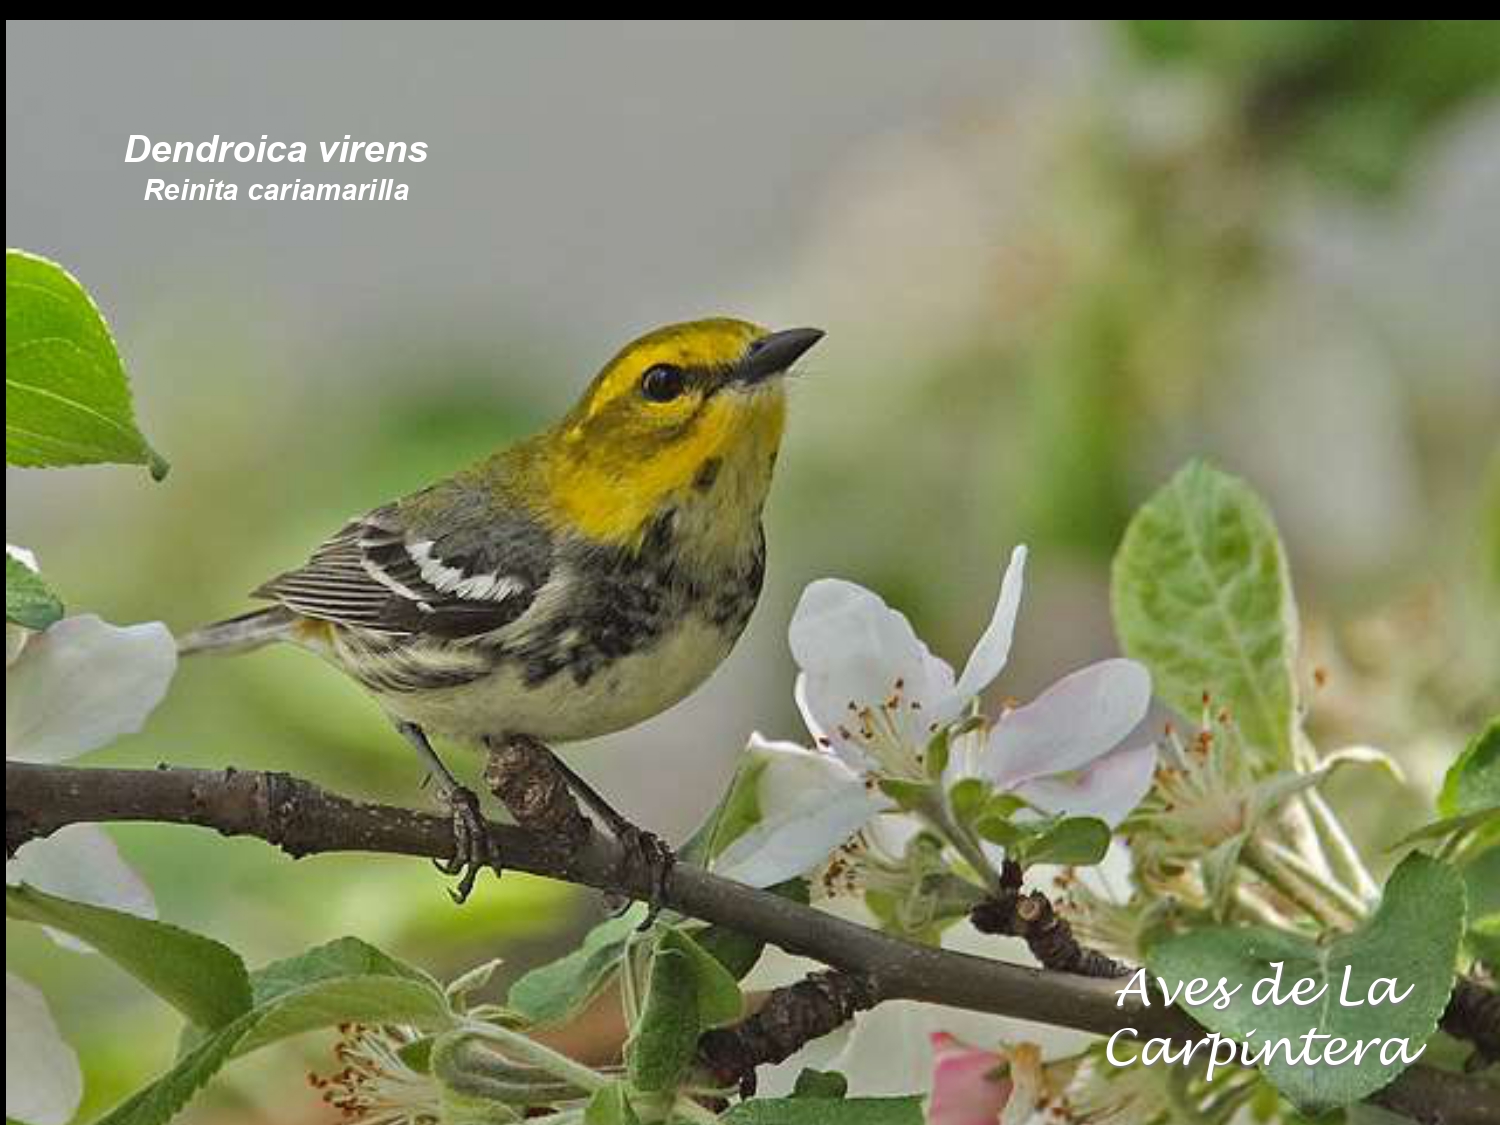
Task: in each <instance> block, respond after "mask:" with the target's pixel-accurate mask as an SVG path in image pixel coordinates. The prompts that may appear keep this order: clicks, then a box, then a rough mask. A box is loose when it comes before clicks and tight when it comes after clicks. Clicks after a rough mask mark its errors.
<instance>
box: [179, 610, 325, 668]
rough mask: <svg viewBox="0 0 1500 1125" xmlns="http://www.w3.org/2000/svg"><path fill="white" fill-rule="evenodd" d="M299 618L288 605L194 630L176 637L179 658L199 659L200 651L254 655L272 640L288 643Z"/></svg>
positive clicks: (253, 611)
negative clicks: (293, 625) (252, 653)
mask: <svg viewBox="0 0 1500 1125" xmlns="http://www.w3.org/2000/svg"><path fill="white" fill-rule="evenodd" d="M295 619H296V615H295V614H293V613H292V611H291V610H289V609H287V608H286V607H285V606H279V605H277V606H271V607H270V608H269V609H253V610H251V611H250V612H249V613H242V614H240V615H239V616H238V617H231V618H230V619H229V620H228V621H218V622H215V623H214V624H212V625H205V626H203V628H201V629H194V630H193V631H192V632H191V633H188V634H187V635H186V636H182V637H178V638H177V654H178V655H179V656H196V655H197V654H198V653H200V652H213V653H222V654H234V653H240V652H251V651H253V650H254V649H257V648H260V647H261V646H262V645H268V644H271V643H272V642H273V641H280V640H285V639H286V637H287V635H288V633H289V631H290V629H291V625H292V622H293V621H294V620H295Z"/></svg>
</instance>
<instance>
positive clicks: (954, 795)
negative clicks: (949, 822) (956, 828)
mask: <svg viewBox="0 0 1500 1125" xmlns="http://www.w3.org/2000/svg"><path fill="white" fill-rule="evenodd" d="M989 792H990V787H989V784H988V783H987V782H984V781H981V780H980V779H979V778H977V777H966V778H964V779H963V780H961V781H958V782H955V783H954V785H953V788H952V789H950V790H948V807H949V808H950V809H952V810H953V817H954V819H955V820H957V821H958V822H959V823H960V824H968V823H969V822H970V821H971V820H973V819H974V818H975V817H976V816H978V815H979V812H980V810H981V809H983V808H984V807H985V800H986V799H987V798H988V797H989Z"/></svg>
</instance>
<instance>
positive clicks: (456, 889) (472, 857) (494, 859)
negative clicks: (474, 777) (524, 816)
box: [432, 785, 500, 906]
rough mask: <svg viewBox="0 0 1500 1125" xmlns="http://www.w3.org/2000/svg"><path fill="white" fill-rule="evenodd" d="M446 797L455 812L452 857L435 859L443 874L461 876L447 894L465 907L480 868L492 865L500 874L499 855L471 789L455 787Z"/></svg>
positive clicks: (450, 809) (444, 797)
mask: <svg viewBox="0 0 1500 1125" xmlns="http://www.w3.org/2000/svg"><path fill="white" fill-rule="evenodd" d="M443 800H444V801H445V802H446V803H447V805H448V809H449V811H450V812H451V813H452V815H453V858H452V859H449V860H436V859H435V860H433V861H432V862H433V864H434V866H436V867H437V869H438V870H439V871H441V872H442V873H443V874H444V875H457V876H458V883H457V885H455V886H453V887H450V888H449V889H448V895H449V897H450V898H452V899H453V901H454V902H456V903H458V904H459V905H460V906H462V905H463V904H464V903H465V902H467V901H468V898H469V895H470V894H471V893H472V892H473V890H474V883H475V881H476V880H477V879H478V878H479V873H480V872H481V871H483V870H484V869H485V868H486V867H489V868H493V869H494V871H495V873H496V874H497V875H498V874H499V873H500V856H499V854H498V849H497V848H496V847H495V842H494V840H493V839H491V837H490V829H489V825H488V824H486V823H485V820H484V814H483V813H482V812H481V811H480V808H479V798H478V796H476V795H475V793H474V791H473V790H472V789H468V788H466V787H464V786H462V785H459V786H455V787H454V788H452V789H450V790H448V791H447V792H446V793H444V794H443Z"/></svg>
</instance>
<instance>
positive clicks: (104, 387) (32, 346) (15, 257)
mask: <svg viewBox="0 0 1500 1125" xmlns="http://www.w3.org/2000/svg"><path fill="white" fill-rule="evenodd" d="M5 459H6V461H7V462H9V463H10V464H12V465H24V466H31V467H39V466H50V465H96V464H100V463H103V462H112V463H117V464H130V465H147V466H149V467H150V469H151V475H152V476H153V477H155V478H156V479H157V480H160V479H161V478H162V477H164V476H166V474H167V463H166V461H164V460H163V459H162V458H161V456H160V455H159V454H157V453H156V451H155V450H153V449H152V448H151V446H150V445H148V444H147V443H146V439H145V438H144V437H143V436H142V435H141V432H140V430H139V429H137V428H136V423H135V411H134V408H133V406H132V405H131V401H130V384H129V382H128V381H127V380H126V378H125V368H124V366H123V365H122V364H121V362H120V354H119V352H118V351H117V350H116V348H115V341H114V337H113V336H112V335H110V331H109V326H108V325H107V324H105V322H104V317H103V316H102V315H100V313H99V310H98V308H97V307H96V306H95V305H94V302H93V301H92V300H91V299H90V298H89V295H88V293H87V292H85V291H84V288H83V286H82V285H80V284H79V283H78V282H77V281H76V280H74V278H73V277H72V276H71V275H69V274H68V272H67V271H66V270H64V269H63V268H62V267H61V266H59V265H57V264H56V263H55V262H49V261H48V260H47V259H45V258H39V257H37V256H36V255H34V254H27V253H25V252H24V251H21V250H7V251H6V252H5Z"/></svg>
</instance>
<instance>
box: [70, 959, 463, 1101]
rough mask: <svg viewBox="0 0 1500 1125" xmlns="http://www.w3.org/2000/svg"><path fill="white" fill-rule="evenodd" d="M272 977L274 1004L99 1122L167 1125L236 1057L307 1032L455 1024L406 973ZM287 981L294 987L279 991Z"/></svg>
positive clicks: (438, 1000)
mask: <svg viewBox="0 0 1500 1125" xmlns="http://www.w3.org/2000/svg"><path fill="white" fill-rule="evenodd" d="M335 944H338V943H335ZM358 944H359V945H361V946H362V945H363V944H364V943H362V942H360V943H358ZM365 948H366V949H369V948H372V947H365ZM327 949H328V947H324V950H325V951H326V950H327ZM314 952H315V953H318V952H320V951H314ZM377 952H378V951H377ZM382 956H383V955H382ZM336 959H337V953H335V955H334V957H333V958H328V957H314V958H312V959H311V961H310V962H309V963H310V964H314V963H316V964H322V965H325V966H328V965H331V964H332V963H333V962H334V961H335V960H336ZM291 960H292V961H298V960H300V959H298V958H293V959H291ZM279 964H280V965H282V966H285V965H287V964H289V962H281V963H279ZM375 964H377V965H378V966H379V967H380V968H382V969H389V968H390V967H391V966H397V965H399V964H400V962H397V961H395V960H394V959H391V958H386V959H385V960H384V962H375ZM272 979H273V980H274V981H275V983H276V985H277V986H278V987H276V988H272V989H270V990H269V995H270V999H268V1000H266V1001H265V1002H263V1003H260V1004H257V1005H256V1006H255V1007H254V1008H252V1009H250V1010H249V1011H248V1012H245V1013H244V1014H242V1015H240V1016H239V1017H237V1018H236V1019H234V1020H232V1021H231V1022H230V1023H228V1024H225V1025H224V1026H223V1027H221V1028H219V1029H218V1030H217V1031H214V1032H212V1033H211V1034H209V1035H208V1036H207V1037H206V1038H204V1039H203V1040H202V1041H200V1042H199V1043H198V1044H197V1045H196V1046H194V1047H192V1048H191V1049H190V1050H189V1051H187V1053H185V1054H184V1055H183V1056H182V1057H181V1058H179V1059H178V1061H177V1063H176V1065H174V1066H173V1067H172V1068H171V1069H170V1070H168V1071H167V1072H166V1073H165V1074H163V1075H162V1076H161V1077H159V1078H157V1079H156V1080H155V1081H154V1082H152V1083H151V1084H150V1085H148V1086H146V1087H145V1088H144V1089H142V1090H139V1091H138V1092H136V1093H135V1094H134V1095H132V1096H131V1097H130V1098H127V1099H126V1100H125V1101H124V1102H122V1103H121V1104H120V1105H118V1106H116V1107H115V1108H114V1109H112V1110H111V1111H110V1112H109V1113H107V1114H105V1115H104V1117H102V1118H101V1119H100V1120H99V1122H98V1123H97V1125H165V1122H167V1121H169V1120H171V1119H172V1118H173V1117H174V1116H176V1114H177V1113H178V1111H180V1110H181V1109H182V1107H183V1106H185V1105H186V1104H187V1103H188V1101H189V1100H191V1099H192V1097H193V1095H194V1094H196V1093H197V1092H198V1091H199V1090H200V1089H202V1088H203V1086H204V1085H205V1084H206V1083H207V1082H208V1081H209V1080H210V1079H211V1078H212V1077H213V1076H214V1075H215V1074H217V1073H218V1071H219V1070H220V1069H222V1068H223V1066H224V1065H225V1064H226V1063H227V1062H228V1061H229V1060H230V1059H231V1058H234V1057H237V1056H241V1055H246V1054H249V1053H250V1052H251V1051H255V1050H258V1049H259V1048H261V1047H265V1046H267V1045H269V1044H271V1043H275V1042H277V1041H279V1040H281V1039H285V1038H288V1037H290V1036H293V1035H299V1034H301V1033H303V1032H306V1031H312V1030H316V1029H318V1028H324V1027H334V1026H337V1025H338V1024H341V1023H349V1022H355V1023H370V1024H379V1023H402V1024H410V1025H412V1026H414V1027H416V1028H418V1029H421V1030H427V1031H437V1030H443V1029H446V1028H447V1027H449V1026H451V1025H452V1023H453V1015H452V1013H451V1012H450V1011H449V1009H448V1005H447V1002H446V1001H445V999H444V997H443V995H442V992H441V990H440V989H437V988H436V987H435V986H434V985H432V984H431V983H430V982H425V981H422V980H419V979H415V978H414V977H412V976H411V975H408V974H406V973H392V972H386V971H377V972H375V973H372V974H369V975H365V976H317V975H314V977H313V978H312V979H311V982H310V983H307V984H304V985H302V986H291V985H290V981H291V979H292V978H291V975H290V974H289V973H287V972H284V971H278V972H277V973H275V974H273V976H272ZM283 984H285V985H288V986H289V987H285V988H280V987H279V986H280V985H283Z"/></svg>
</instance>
